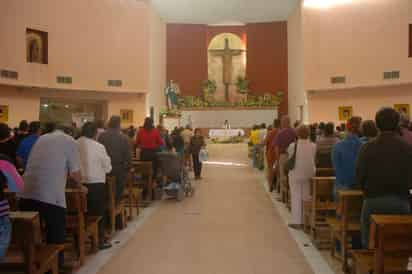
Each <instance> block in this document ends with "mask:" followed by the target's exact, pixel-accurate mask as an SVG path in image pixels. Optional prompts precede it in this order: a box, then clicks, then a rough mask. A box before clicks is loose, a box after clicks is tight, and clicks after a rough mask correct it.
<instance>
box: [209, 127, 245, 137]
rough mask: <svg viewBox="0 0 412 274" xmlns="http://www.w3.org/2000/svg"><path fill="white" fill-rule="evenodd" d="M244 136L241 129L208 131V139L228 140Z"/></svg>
mask: <svg viewBox="0 0 412 274" xmlns="http://www.w3.org/2000/svg"><path fill="white" fill-rule="evenodd" d="M239 135H240V136H245V131H244V130H243V129H211V130H209V137H210V138H230V137H237V136H239Z"/></svg>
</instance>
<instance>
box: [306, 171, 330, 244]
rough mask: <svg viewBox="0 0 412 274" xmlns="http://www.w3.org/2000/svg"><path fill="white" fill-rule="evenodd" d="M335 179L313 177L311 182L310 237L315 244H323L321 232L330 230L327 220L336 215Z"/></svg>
mask: <svg viewBox="0 0 412 274" xmlns="http://www.w3.org/2000/svg"><path fill="white" fill-rule="evenodd" d="M335 179H336V178H335V177H313V178H312V180H311V181H312V187H311V191H312V199H311V209H310V232H311V233H310V235H311V238H312V241H313V242H314V243H318V244H321V243H322V242H321V241H320V240H318V235H319V232H320V231H325V230H327V229H329V228H328V224H327V222H326V218H327V217H331V216H334V215H335V214H336V203H335V201H334V198H333V187H334V184H335Z"/></svg>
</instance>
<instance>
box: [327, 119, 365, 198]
mask: <svg viewBox="0 0 412 274" xmlns="http://www.w3.org/2000/svg"><path fill="white" fill-rule="evenodd" d="M361 123H362V119H361V118H360V117H352V118H351V119H350V120H349V121H348V123H347V127H346V128H347V135H346V137H345V139H343V140H342V141H340V142H339V143H337V144H336V145H335V146H334V147H333V150H332V164H333V167H334V168H335V174H336V181H335V186H334V196H335V199H336V198H337V192H338V191H339V190H349V189H353V188H354V187H355V184H356V180H355V163H356V158H357V157H358V153H359V150H360V147H361V146H362V142H361V140H360V138H359V135H360V126H361Z"/></svg>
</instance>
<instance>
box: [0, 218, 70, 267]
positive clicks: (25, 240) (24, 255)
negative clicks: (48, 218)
mask: <svg viewBox="0 0 412 274" xmlns="http://www.w3.org/2000/svg"><path fill="white" fill-rule="evenodd" d="M10 220H11V222H12V229H13V231H12V240H11V244H10V248H9V250H8V252H7V254H6V256H5V258H4V259H3V260H2V261H1V262H0V273H10V272H12V271H19V272H21V271H23V272H24V273H26V274H44V273H45V272H47V271H50V272H51V273H52V274H59V265H58V254H59V252H60V251H62V250H63V248H64V247H63V245H51V244H44V243H43V242H42V236H41V226H40V217H39V214H38V213H37V212H21V211H15V212H11V213H10Z"/></svg>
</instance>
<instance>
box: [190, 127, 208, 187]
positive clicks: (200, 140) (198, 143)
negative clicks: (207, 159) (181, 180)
mask: <svg viewBox="0 0 412 274" xmlns="http://www.w3.org/2000/svg"><path fill="white" fill-rule="evenodd" d="M204 147H206V142H205V138H204V137H203V136H202V132H201V130H200V129H199V128H197V129H196V130H195V136H193V137H192V139H191V140H190V152H191V154H192V160H193V169H194V172H195V180H200V179H202V176H201V175H202V163H201V162H200V160H199V153H200V150H201V149H202V148H204Z"/></svg>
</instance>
